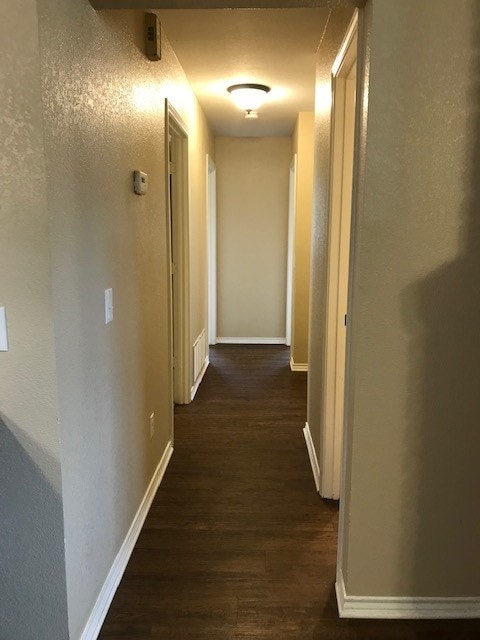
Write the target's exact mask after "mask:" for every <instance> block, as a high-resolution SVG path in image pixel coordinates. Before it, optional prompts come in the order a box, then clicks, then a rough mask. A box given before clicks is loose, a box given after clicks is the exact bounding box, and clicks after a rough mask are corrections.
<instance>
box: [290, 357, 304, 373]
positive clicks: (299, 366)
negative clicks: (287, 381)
mask: <svg viewBox="0 0 480 640" xmlns="http://www.w3.org/2000/svg"><path fill="white" fill-rule="evenodd" d="M290 369H291V370H292V371H308V364H307V363H306V362H294V361H293V358H290Z"/></svg>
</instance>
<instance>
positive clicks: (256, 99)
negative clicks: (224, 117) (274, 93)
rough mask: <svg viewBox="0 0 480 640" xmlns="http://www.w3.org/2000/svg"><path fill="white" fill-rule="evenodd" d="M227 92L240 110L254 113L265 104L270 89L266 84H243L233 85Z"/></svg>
mask: <svg viewBox="0 0 480 640" xmlns="http://www.w3.org/2000/svg"><path fill="white" fill-rule="evenodd" d="M227 91H228V93H229V94H230V95H231V96H232V100H233V101H234V102H235V104H236V105H237V107H238V108H239V109H243V110H244V111H247V112H249V113H252V112H255V111H256V110H257V109H258V107H260V106H261V105H262V104H263V103H264V101H265V98H266V97H267V93H269V92H270V87H267V86H266V85H265V84H252V83H243V84H233V85H232V86H231V87H228V89H227Z"/></svg>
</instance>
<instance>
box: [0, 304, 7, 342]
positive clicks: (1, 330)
mask: <svg viewBox="0 0 480 640" xmlns="http://www.w3.org/2000/svg"><path fill="white" fill-rule="evenodd" d="M0 351H8V333H7V312H6V309H5V307H0Z"/></svg>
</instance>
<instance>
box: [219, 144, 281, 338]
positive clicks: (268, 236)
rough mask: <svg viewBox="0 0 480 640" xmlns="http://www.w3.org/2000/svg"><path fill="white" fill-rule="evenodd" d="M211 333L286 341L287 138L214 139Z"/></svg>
mask: <svg viewBox="0 0 480 640" xmlns="http://www.w3.org/2000/svg"><path fill="white" fill-rule="evenodd" d="M215 153H216V164H217V278H218V281H217V282H218V284H217V296H218V299H217V305H218V306H217V323H218V329H217V333H218V336H219V337H250V338H251V337H262V338H264V337H268V338H285V322H286V318H285V308H286V286H287V284H286V282H287V280H286V278H287V240H288V187H289V167H290V161H291V154H292V140H291V138H216V150H215Z"/></svg>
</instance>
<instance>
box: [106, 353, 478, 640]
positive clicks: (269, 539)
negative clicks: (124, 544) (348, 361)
mask: <svg viewBox="0 0 480 640" xmlns="http://www.w3.org/2000/svg"><path fill="white" fill-rule="evenodd" d="M288 362H289V352H288V350H287V349H286V348H285V347H279V346H233V345H232V346H231V345H223V346H217V347H215V348H214V349H212V350H211V365H210V367H209V368H208V370H207V373H206V375H205V378H204V381H203V383H202V385H201V387H200V389H199V391H198V393H197V397H196V398H195V400H194V402H193V403H192V404H191V405H188V406H183V407H177V408H176V416H175V452H174V455H173V458H172V460H171V462H170V466H169V468H168V471H167V473H166V475H165V478H164V480H163V483H162V485H161V487H160V489H159V490H158V492H157V495H156V497H155V500H154V503H153V506H152V508H151V510H150V513H149V515H148V517H147V520H146V522H145V525H144V527H143V530H142V532H141V534H140V537H139V539H138V542H137V545H136V547H135V550H134V552H133V554H132V557H131V559H130V562H129V565H128V568H127V570H126V572H125V575H124V577H123V580H122V582H121V584H120V586H119V589H118V591H117V594H116V596H115V598H114V601H113V603H112V606H111V609H110V611H109V614H108V616H107V618H106V620H105V624H104V626H103V629H102V632H101V634H100V636H99V637H100V638H101V639H103V640H107V639H110V640H112V639H120V638H122V639H125V638H131V639H132V640H139V639H145V640H146V639H148V638H155V639H159V640H160V639H162V640H253V639H256V640H350V639H354V638H355V639H357V638H365V639H372V638H375V639H380V638H381V639H397V638H398V639H400V638H401V639H423V638H432V639H434V638H435V639H445V640H446V639H449V640H450V639H452V640H453V639H473V638H480V621H477V620H475V621H450V620H448V621H445V620H444V621H441V620H440V621H368V620H339V619H338V614H337V608H336V601H335V595H334V587H333V585H334V580H335V561H336V537H337V519H338V509H337V505H336V504H335V503H333V502H326V501H322V500H321V499H320V497H319V496H318V495H317V494H316V492H315V487H314V484H313V478H312V473H311V469H310V462H309V460H308V455H307V450H306V446H305V441H304V438H303V433H302V428H303V426H304V423H305V419H306V374H303V373H291V372H290V369H289V366H288Z"/></svg>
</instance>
